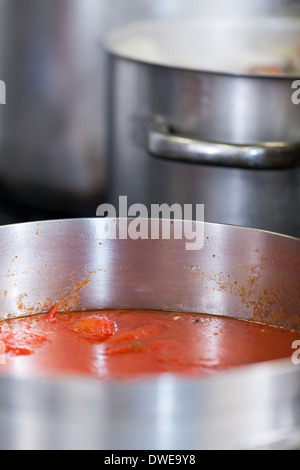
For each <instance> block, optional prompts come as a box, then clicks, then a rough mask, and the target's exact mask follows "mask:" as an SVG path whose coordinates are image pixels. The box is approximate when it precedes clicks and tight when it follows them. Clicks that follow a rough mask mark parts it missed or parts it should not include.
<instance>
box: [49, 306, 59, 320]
mask: <svg viewBox="0 0 300 470" xmlns="http://www.w3.org/2000/svg"><path fill="white" fill-rule="evenodd" d="M57 309H58V304H56V305H54V307H53V308H52V310H50V312H49V313H48V314H47V315H46V320H47V321H51V320H53V319H54V318H55V317H56V314H57Z"/></svg>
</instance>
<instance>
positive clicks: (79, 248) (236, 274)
mask: <svg viewBox="0 0 300 470" xmlns="http://www.w3.org/2000/svg"><path fill="white" fill-rule="evenodd" d="M107 223H108V226H109V228H110V229H111V228H113V227H114V226H115V225H116V226H117V227H118V226H119V221H118V220H114V219H110V220H108V221H107V220H102V219H86V220H64V221H52V222H40V223H29V224H24V225H15V226H7V227H1V228H0V240H1V244H0V259H1V263H0V278H1V296H0V301H1V318H5V317H7V316H9V315H14V316H18V315H26V314H32V313H34V312H40V311H43V310H44V311H48V310H49V308H50V306H51V305H52V304H54V303H56V302H59V306H60V308H61V309H73V310H78V309H99V308H142V309H144V308H151V309H166V310H178V311H191V312H205V313H209V314H219V315H227V316H233V317H237V318H245V319H255V320H256V321H264V322H268V323H270V324H277V325H284V326H290V327H293V328H295V329H296V330H298V331H299V335H300V310H299V305H300V290H299V280H300V241H299V240H296V239H292V238H289V237H284V236H279V235H276V234H270V233H265V232H262V231H256V230H251V229H246V228H237V227H231V226H223V225H216V224H208V223H207V224H205V227H204V228H205V243H204V247H203V249H202V250H199V251H186V249H185V248H186V246H185V240H184V239H183V240H174V239H173V238H172V237H171V239H170V240H161V239H158V240H147V239H144V240H141V239H139V240H131V239H127V240H120V239H115V240H112V239H111V240H109V239H107V240H103V239H100V238H99V233H100V229H101V231H102V233H103V229H104V228H105V227H106V224H107ZM130 223H131V221H130V220H128V221H127V225H128V224H130ZM175 223H176V224H177V223H180V224H181V222H180V221H177V222H175ZM172 227H173V224H172ZM292 352H293V350H292V349H291V355H292ZM299 379H300V366H299V365H298V366H297V365H293V364H292V361H291V360H290V359H287V360H283V361H278V362H277V361H275V362H268V363H264V364H260V365H253V366H249V367H245V368H244V367H242V368H238V369H234V370H232V371H230V372H228V373H222V374H220V375H218V376H217V377H216V378H212V379H205V380H188V379H187V380H182V379H179V378H176V377H175V376H172V375H165V376H160V377H158V378H157V379H155V380H153V379H152V380H143V381H140V380H139V381H132V382H117V383H101V382H98V381H93V380H87V379H85V378H82V377H78V376H74V377H66V376H56V377H33V376H31V375H29V376H28V374H27V373H26V371H24V370H23V371H16V372H15V374H14V376H9V377H8V376H4V375H3V374H1V366H0V448H2V449H81V448H82V449H106V450H113V449H168V450H169V449H180V450H182V449H244V448H275V449H279V448H300V442H299V439H300V380H299Z"/></svg>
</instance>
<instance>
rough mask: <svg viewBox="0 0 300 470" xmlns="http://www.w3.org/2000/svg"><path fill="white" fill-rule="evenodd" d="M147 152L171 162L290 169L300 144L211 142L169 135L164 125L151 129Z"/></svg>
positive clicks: (297, 158) (299, 155) (299, 154)
mask: <svg viewBox="0 0 300 470" xmlns="http://www.w3.org/2000/svg"><path fill="white" fill-rule="evenodd" d="M148 151H149V153H150V154H151V155H153V156H155V157H158V158H163V159H168V160H173V161H180V162H189V163H197V164H204V165H214V166H227V167H235V168H252V169H275V168H290V167H292V166H295V165H296V164H297V163H299V162H300V143H299V144H298V143H284V142H272V143H271V142H265V143H257V144H253V145H252V144H250V145H243V144H228V143H214V142H209V141H204V140H196V139H191V138H186V137H182V136H179V135H175V134H171V133H169V132H168V131H167V129H166V127H165V126H164V125H163V126H162V125H158V126H157V125H156V128H155V129H152V130H150V132H149V134H148Z"/></svg>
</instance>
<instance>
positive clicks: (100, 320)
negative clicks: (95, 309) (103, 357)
mask: <svg viewBox="0 0 300 470" xmlns="http://www.w3.org/2000/svg"><path fill="white" fill-rule="evenodd" d="M71 329H72V330H73V331H75V333H78V334H81V335H85V336H91V337H93V338H106V337H107V336H111V335H113V334H114V333H115V331H116V326H115V324H114V322H113V321H111V320H109V319H108V318H107V317H100V316H97V315H90V316H88V317H85V318H82V319H81V320H78V321H77V322H75V323H73V325H72V326H71Z"/></svg>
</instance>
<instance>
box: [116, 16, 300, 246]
mask: <svg viewBox="0 0 300 470" xmlns="http://www.w3.org/2000/svg"><path fill="white" fill-rule="evenodd" d="M299 38H300V17H299V16H296V17H271V16H269V15H267V16H261V17H259V18H251V17H249V18H244V19H242V18H226V19H224V18H221V19H220V18H201V19H196V20H188V21H186V22H185V21H183V20H181V21H180V22H178V21H166V22H155V21H150V22H140V23H137V24H133V25H131V26H127V27H126V28H124V29H121V31H118V32H115V33H114V34H112V35H111V36H110V38H109V40H108V50H109V52H110V76H111V77H112V79H111V80H110V84H111V87H110V88H111V91H110V112H111V119H110V151H109V154H110V158H111V177H112V185H111V188H110V189H111V199H112V201H113V202H114V204H116V201H117V200H118V197H119V195H127V196H128V198H129V203H130V204H134V203H135V202H139V203H143V204H146V205H147V206H150V205H151V204H153V203H155V204H162V203H167V204H174V203H180V204H181V205H183V204H194V205H195V204H204V205H205V220H207V221H209V222H218V223H226V224H232V225H242V226H247V227H254V228H258V229H263V230H269V231H274V232H280V233H284V234H288V235H292V236H296V237H300V219H299V213H300V165H299V163H300V131H299V129H300V106H296V105H295V104H293V102H292V92H293V89H292V84H293V83H294V81H295V80H297V79H299V78H300V64H299V66H298V68H297V65H296V66H294V65H293V67H295V68H293V67H292V69H291V71H289V72H287V73H284V74H283V75H280V76H279V75H274V76H273V75H269V74H251V73H250V72H248V70H249V69H250V68H251V67H252V66H255V65H256V64H257V63H258V64H259V63H262V64H264V63H265V64H266V65H269V64H273V61H274V65H276V66H283V65H284V66H286V64H290V63H293V64H297V63H298V62H297V61H298V59H300V52H299V51H298V49H297V47H298V46H297V44H298V41H299ZM248 68H249V69H248Z"/></svg>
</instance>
